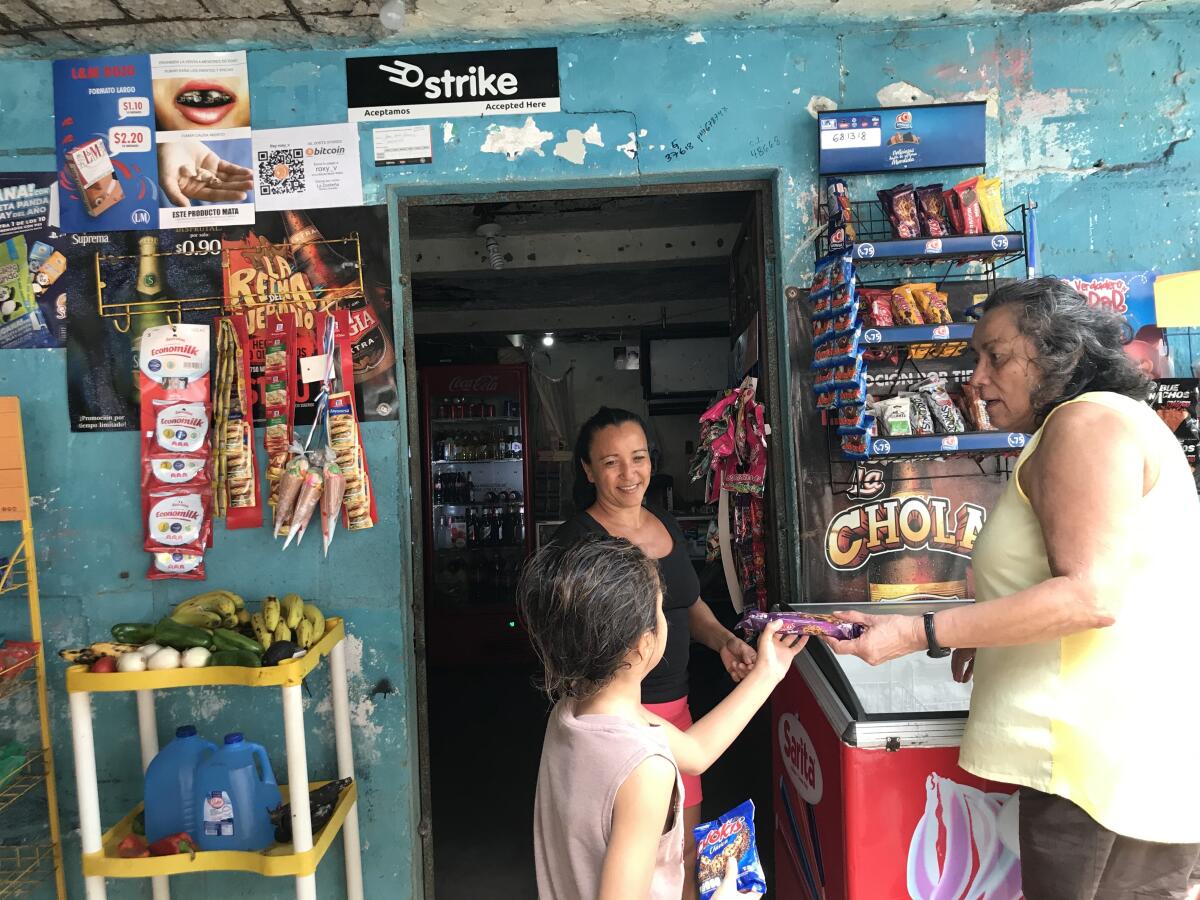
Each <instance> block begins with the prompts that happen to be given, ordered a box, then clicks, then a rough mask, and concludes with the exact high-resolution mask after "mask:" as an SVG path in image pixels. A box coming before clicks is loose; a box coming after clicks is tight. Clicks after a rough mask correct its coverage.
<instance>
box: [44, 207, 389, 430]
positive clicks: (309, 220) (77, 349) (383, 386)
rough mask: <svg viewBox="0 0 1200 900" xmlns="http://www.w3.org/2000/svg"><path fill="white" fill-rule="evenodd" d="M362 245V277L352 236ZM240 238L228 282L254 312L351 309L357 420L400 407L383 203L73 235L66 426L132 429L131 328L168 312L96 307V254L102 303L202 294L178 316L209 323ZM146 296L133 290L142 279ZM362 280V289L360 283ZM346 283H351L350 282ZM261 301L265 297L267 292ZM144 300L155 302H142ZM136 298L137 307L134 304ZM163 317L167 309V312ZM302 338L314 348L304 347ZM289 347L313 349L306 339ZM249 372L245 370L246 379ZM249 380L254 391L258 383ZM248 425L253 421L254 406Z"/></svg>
mask: <svg viewBox="0 0 1200 900" xmlns="http://www.w3.org/2000/svg"><path fill="white" fill-rule="evenodd" d="M355 236H357V237H358V248H359V251H360V252H361V255H362V269H361V278H360V271H359V265H358V262H357V257H356V255H355V253H354V251H353V249H352V248H353V247H354V243H353V240H352V239H353V238H354V237H355ZM231 243H237V244H239V245H241V246H243V247H246V248H249V249H250V251H251V252H249V253H248V254H245V255H243V260H248V264H247V265H240V264H239V268H238V271H237V272H235V273H232V278H231V281H230V283H229V285H228V288H229V290H230V291H231V292H233V293H236V294H238V295H245V296H246V297H248V298H250V300H249V301H248V302H247V303H246V306H247V308H252V311H251V314H252V315H254V316H266V315H267V314H268V313H270V312H273V311H279V310H282V309H285V308H286V309H287V310H288V311H290V312H291V313H292V314H293V315H296V316H297V321H298V322H300V323H301V324H303V323H304V322H305V321H307V320H308V317H309V316H310V315H311V311H312V310H313V309H316V308H318V307H319V306H320V305H322V304H324V303H326V302H331V301H336V302H337V303H338V304H339V305H340V306H343V307H345V308H346V309H348V310H349V311H350V321H351V341H352V344H353V352H354V386H355V391H356V395H357V399H358V410H359V418H360V419H363V420H368V421H369V420H379V419H394V418H395V417H396V414H397V413H396V408H397V399H398V397H397V382H396V375H395V358H396V355H395V349H394V347H395V344H394V339H393V333H392V311H391V292H390V291H389V289H388V281H389V276H390V264H389V260H388V243H387V212H386V209H385V207H382V206H369V207H358V208H356V209H326V210H314V211H313V212H312V213H301V212H295V211H289V212H284V213H275V212H264V213H260V214H259V215H258V216H257V218H256V220H255V223H254V225H253V226H251V227H245V226H231V227H227V228H200V229H172V230H159V231H141V232H136V231H134V232H130V231H123V232H116V231H114V232H105V233H100V234H97V233H93V234H74V235H70V239H69V241H68V251H67V256H68V260H69V265H68V269H67V276H66V279H65V280H66V282H67V285H66V293H67V295H68V297H69V301H68V304H67V342H66V348H67V400H68V406H69V410H70V418H71V430H72V431H81V432H82V431H135V430H137V423H138V394H137V382H136V380H135V379H134V377H133V375H134V369H135V367H134V347H135V345H136V340H137V335H139V334H140V333H141V331H143V330H144V329H146V328H149V327H150V326H152V325H161V324H163V322H164V321H165V318H163V315H162V314H161V313H153V312H151V313H143V314H141V315H136V314H135V315H132V316H130V318H129V321H126V319H125V317H124V316H123V315H116V316H105V317H102V316H101V315H100V313H99V308H98V289H99V287H98V285H97V281H96V265H97V258H96V257H97V254H99V260H98V261H99V268H100V279H101V281H102V282H103V283H104V298H105V306H106V308H116V309H118V310H119V309H121V304H122V303H126V302H128V303H135V302H137V301H138V300H142V301H145V300H151V299H153V300H156V301H157V302H159V303H162V304H164V305H169V302H170V301H172V300H183V301H200V300H201V299H203V300H204V301H206V302H203V303H199V302H195V303H192V304H190V305H192V306H198V305H203V306H205V307H209V308H208V309H204V310H193V311H188V312H185V313H184V316H183V321H185V322H195V323H203V324H212V321H213V319H214V318H215V317H216V316H217V315H218V314H219V311H220V309H221V307H222V306H223V305H224V303H225V296H226V290H227V285H226V283H225V271H224V269H223V268H222V249H223V247H224V246H225V245H226V244H231ZM146 275H150V276H152V277H151V278H150V279H149V282H150V283H151V285H152V286H153V287H154V288H155V291H154V293H153V295H139V293H138V291H139V289H141V286H142V285H143V284H145V283H147V279H146V277H145V276H146ZM360 281H361V285H362V287H361V289H360V288H359V284H360ZM350 285H353V287H354V290H353V291H350V290H348V287H349V286H350ZM264 301H265V302H264ZM142 308H143V309H147V308H149V309H153V307H142ZM136 310H137V307H134V311H135V312H136ZM171 318H172V319H174V318H175V316H174V314H173V313H172V316H171ZM310 345H311V346H310ZM297 351H298V356H299V357H301V358H304V357H306V356H307V355H310V354H312V353H316V352H317V346H316V344H315V343H313V342H307V343H302V344H301V345H298V347H297ZM257 377H258V374H256V373H253V372H252V378H257ZM318 388H319V386H317V385H313V384H304V383H303V382H302V381H300V380H298V383H297V385H296V396H295V400H296V404H297V415H296V421H297V424H298V425H305V424H307V423H309V422H311V421H312V409H313V406H314V401H315V399H316V396H315V395H316V390H317V389H318ZM253 390H255V392H256V393H258V386H257V384H255V385H254V386H253ZM258 406H259V408H258V409H257V410H256V413H257V416H256V422H255V424H257V425H261V424H263V422H262V412H261V405H260V404H259V405H258Z"/></svg>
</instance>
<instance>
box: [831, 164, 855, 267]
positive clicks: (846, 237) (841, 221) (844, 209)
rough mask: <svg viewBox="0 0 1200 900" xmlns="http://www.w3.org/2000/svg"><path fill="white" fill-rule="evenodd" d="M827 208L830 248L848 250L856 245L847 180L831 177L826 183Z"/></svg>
mask: <svg viewBox="0 0 1200 900" xmlns="http://www.w3.org/2000/svg"><path fill="white" fill-rule="evenodd" d="M825 208H826V209H827V210H828V212H829V249H830V250H847V249H849V248H850V247H852V246H853V245H854V241H855V240H856V239H857V236H856V235H855V233H854V221H853V214H852V213H851V207H850V194H849V192H848V191H847V189H846V182H845V181H844V180H843V179H841V178H830V179H829V180H828V181H826V183H825Z"/></svg>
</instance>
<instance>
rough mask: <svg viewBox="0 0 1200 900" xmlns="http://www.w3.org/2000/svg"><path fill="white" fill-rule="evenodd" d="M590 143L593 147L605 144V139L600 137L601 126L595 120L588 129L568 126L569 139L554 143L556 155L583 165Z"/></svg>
mask: <svg viewBox="0 0 1200 900" xmlns="http://www.w3.org/2000/svg"><path fill="white" fill-rule="evenodd" d="M588 144H591V145H592V146H593V147H603V146H604V141H603V140H601V138H600V126H599V125H597V124H596V123H595V122H593V123H592V127H591V128H589V129H588V130H587V131H580V130H579V129H578V128H568V129H567V139H566V140H565V141H563V142H562V143H561V144H555V145H554V155H555V156H560V157H562V158H563V159H565V160H566V161H567V162H572V163H575V165H577V166H582V165H583V160H584V157H586V156H587V145H588Z"/></svg>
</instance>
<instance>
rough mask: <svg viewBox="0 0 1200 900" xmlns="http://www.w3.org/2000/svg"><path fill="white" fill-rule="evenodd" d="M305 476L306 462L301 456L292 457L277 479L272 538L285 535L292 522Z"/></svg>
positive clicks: (306, 471)
mask: <svg viewBox="0 0 1200 900" xmlns="http://www.w3.org/2000/svg"><path fill="white" fill-rule="evenodd" d="M306 474H308V460H307V459H305V458H304V456H303V455H299V456H295V457H293V458H292V459H291V460H290V461H289V462H288V464H287V466H286V467H285V468H284V470H283V475H282V476H281V477H280V479H279V502H278V503H277V504H276V505H275V531H274V532H273V536H274V537H279V535H280V534H286V533H287V532H286V528H287V525H288V523H289V522H290V521H291V520H292V510H294V509H295V508H296V499H297V498H298V497H299V496H300V488H301V487H303V486H304V476H305V475H306Z"/></svg>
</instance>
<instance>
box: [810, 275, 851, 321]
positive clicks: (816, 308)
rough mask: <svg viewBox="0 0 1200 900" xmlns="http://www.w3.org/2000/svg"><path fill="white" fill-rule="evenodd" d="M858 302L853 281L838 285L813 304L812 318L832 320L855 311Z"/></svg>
mask: <svg viewBox="0 0 1200 900" xmlns="http://www.w3.org/2000/svg"><path fill="white" fill-rule="evenodd" d="M857 302H858V301H857V300H856V298H855V293H854V281H853V280H851V281H848V282H846V283H844V284H839V285H838V286H837V287H835V288H833V289H832V290H831V291H830V293H828V294H826V295H825V296H824V297H822V298H820V299H819V300H817V301H816V302H815V303H814V304H813V312H812V317H813V319H814V320H816V319H832V318H836V317H837V316H840V315H842V314H843V313H845V312H849V311H850V310H853V309H855V305H856V303H857Z"/></svg>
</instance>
